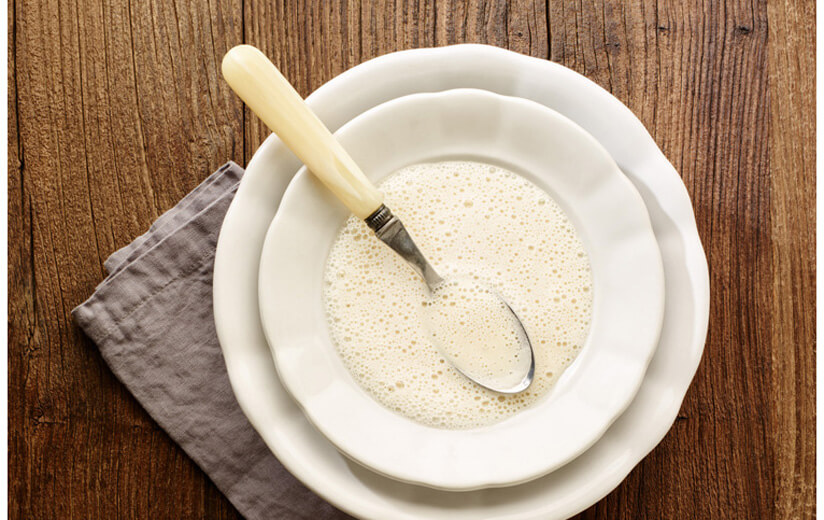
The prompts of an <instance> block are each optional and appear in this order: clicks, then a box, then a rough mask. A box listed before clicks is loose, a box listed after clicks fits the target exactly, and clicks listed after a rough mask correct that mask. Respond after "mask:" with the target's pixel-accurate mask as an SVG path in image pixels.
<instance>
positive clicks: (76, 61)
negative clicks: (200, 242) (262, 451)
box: [9, 0, 243, 518]
mask: <svg viewBox="0 0 824 520" xmlns="http://www.w3.org/2000/svg"><path fill="white" fill-rule="evenodd" d="M240 12H241V6H240V2H239V1H235V2H231V3H226V2H218V1H216V0H215V1H213V2H211V3H203V2H183V1H177V2H174V3H169V2H135V3H132V4H130V3H129V2H126V1H124V2H104V1H100V0H97V1H94V0H82V1H76V2H55V1H46V0H42V1H37V0H18V1H15V2H12V5H11V9H10V17H12V19H11V21H10V25H9V26H10V36H9V37H10V39H11V42H12V43H11V45H10V53H11V54H12V56H11V58H12V59H11V60H10V63H11V64H13V66H14V69H13V70H14V71H15V72H16V74H14V81H15V83H14V86H16V90H13V91H12V92H14V93H15V94H16V96H15V98H14V101H13V102H12V101H10V113H11V114H13V115H14V117H15V119H13V121H14V125H15V132H14V134H13V135H14V136H15V139H17V140H18V141H17V145H16V146H14V147H12V149H13V150H16V151H17V153H16V154H15V155H13V156H10V157H9V161H10V162H9V173H10V176H9V187H10V193H11V194H13V197H12V201H13V203H12V204H10V206H9V221H10V232H11V237H12V244H14V245H15V247H12V248H11V250H10V291H9V294H10V302H9V304H10V315H9V340H10V341H9V366H10V382H9V385H10V392H9V399H10V403H9V410H10V446H11V447H12V449H11V450H10V457H9V465H10V468H9V471H10V482H12V488H11V489H12V493H11V495H10V497H11V498H10V509H11V513H12V516H13V517H16V518H72V517H75V518H121V517H138V518H152V517H178V518H180V517H184V518H188V517H223V518H234V517H237V514H236V513H235V512H234V509H233V508H232V507H231V505H229V504H228V501H227V500H226V499H225V498H223V497H222V496H221V495H220V493H219V492H218V491H217V490H216V489H215V488H214V486H213V485H212V484H211V483H210V481H209V480H208V479H207V478H206V477H205V476H204V475H203V474H202V473H201V472H200V471H199V470H198V469H197V468H196V467H195V466H194V464H192V462H191V461H190V460H189V459H188V457H186V456H185V454H184V453H183V452H182V451H181V450H180V449H179V448H178V447H177V446H176V445H175V444H174V443H172V442H171V441H170V440H169V438H168V436H167V435H166V434H165V433H164V432H163V431H161V430H159V429H158V427H157V425H156V424H155V423H154V421H152V420H151V419H150V418H149V417H148V415H147V414H146V413H145V412H144V411H143V410H142V409H141V408H140V406H139V405H137V403H136V402H135V401H134V399H133V398H132V397H131V396H130V395H129V394H128V392H127V391H126V390H125V389H124V388H123V386H122V385H120V383H118V382H117V381H116V380H115V378H114V377H113V376H112V375H111V373H110V372H109V370H108V369H107V368H106V366H105V364H104V363H103V362H102V360H101V359H100V356H99V355H98V353H97V351H96V348H95V347H94V345H92V344H91V343H90V342H89V341H88V340H87V339H85V337H83V336H82V334H81V333H80V332H79V331H78V330H77V328H76V327H75V326H74V324H73V323H72V321H71V318H70V316H69V312H70V310H71V309H72V308H73V307H74V306H75V305H77V304H79V303H80V302H81V301H82V300H83V299H84V298H85V297H87V296H88V295H90V294H91V292H92V291H93V289H94V287H95V285H96V284H97V283H98V282H99V281H100V280H101V279H102V277H103V275H104V273H103V269H102V262H103V260H104V259H105V257H106V256H107V255H108V254H109V253H111V252H112V251H113V250H115V249H116V248H117V247H120V246H122V245H125V244H127V243H128V242H130V241H131V240H132V239H133V238H134V237H135V236H136V235H138V234H140V233H142V232H143V231H144V230H145V229H146V228H148V226H149V225H150V224H151V222H152V221H153V220H154V219H155V218H156V217H157V216H158V215H159V214H160V213H161V212H162V211H164V210H166V209H168V208H169V207H171V206H172V205H173V204H174V203H175V202H177V200H179V199H180V198H181V197H182V196H183V195H184V194H185V193H186V192H187V191H189V190H190V189H191V188H193V187H194V186H195V185H196V184H197V183H198V182H199V181H200V180H201V179H202V178H203V177H205V176H206V175H207V174H208V173H210V171H211V170H212V169H214V168H215V167H217V166H218V165H219V164H220V163H222V162H224V161H225V160H226V159H227V158H230V157H239V156H241V155H242V149H243V143H242V137H241V136H242V132H241V128H242V121H241V118H240V117H239V114H240V113H241V111H240V103H239V102H238V101H236V100H235V99H234V97H232V96H230V95H229V94H228V93H226V92H222V91H219V90H218V89H217V84H216V81H215V78H216V77H217V72H216V71H217V64H218V61H217V60H218V59H219V56H221V55H222V54H223V53H224V52H225V50H226V49H227V48H228V46H229V45H231V44H233V43H236V42H237V41H239V40H240ZM12 109H13V110H12ZM10 124H11V120H10ZM17 126H19V131H18V130H17V129H16V127H17Z"/></svg>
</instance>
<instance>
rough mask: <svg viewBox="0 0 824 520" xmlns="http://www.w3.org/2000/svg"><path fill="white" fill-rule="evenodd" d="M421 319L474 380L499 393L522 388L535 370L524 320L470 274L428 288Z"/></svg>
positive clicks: (453, 361)
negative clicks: (428, 294)
mask: <svg viewBox="0 0 824 520" xmlns="http://www.w3.org/2000/svg"><path fill="white" fill-rule="evenodd" d="M424 319H425V321H426V323H427V326H428V328H429V331H430V333H431V334H432V341H433V343H434V344H435V345H436V346H437V347H438V348H439V350H440V351H441V353H442V354H443V356H444V357H445V358H446V359H447V360H448V361H449V362H450V363H451V364H452V365H453V366H454V367H455V368H456V369H457V370H458V371H459V372H460V373H462V374H463V375H464V376H466V377H467V378H469V379H470V380H472V381H473V382H475V383H476V384H478V385H480V386H483V387H484V388H488V389H490V390H493V391H495V392H499V393H503V394H515V393H518V392H522V391H523V390H525V389H526V388H528V387H529V385H530V384H531V383H532V379H533V376H534V375H535V356H534V353H533V350H532V344H531V343H530V341H529V336H528V334H527V332H526V329H524V326H523V323H522V322H521V320H520V319H519V318H518V316H517V315H516V314H515V312H514V311H513V310H512V307H510V305H509V304H508V303H507V302H506V300H504V299H503V298H502V297H501V296H500V295H499V294H498V293H497V292H496V291H495V290H494V289H492V288H491V287H489V286H487V285H485V284H481V283H479V282H477V281H475V280H472V279H469V278H450V279H447V280H444V281H443V282H441V283H440V284H438V285H436V286H435V287H433V288H432V291H431V294H430V296H429V298H427V301H426V302H425V303H424Z"/></svg>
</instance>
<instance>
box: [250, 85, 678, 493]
mask: <svg viewBox="0 0 824 520" xmlns="http://www.w3.org/2000/svg"><path fill="white" fill-rule="evenodd" d="M336 137H337V139H338V141H339V142H340V143H341V144H342V145H343V146H344V148H345V149H346V150H347V151H348V152H349V154H350V155H351V156H352V158H353V159H355V162H356V163H357V164H359V165H360V167H361V168H362V169H363V171H364V172H366V173H367V175H368V176H369V177H370V180H372V181H373V182H375V183H377V182H379V181H380V179H381V178H383V177H385V176H386V175H388V174H390V173H392V172H393V171H396V170H398V169H399V168H402V167H405V166H409V165H411V164H416V163H421V162H435V161H439V160H445V159H446V160H448V159H471V160H475V161H480V162H485V163H490V164H496V165H499V166H504V167H506V168H508V169H509V170H511V171H515V172H518V173H520V174H521V175H523V176H524V177H526V178H528V179H529V180H531V181H532V182H533V183H535V184H536V185H537V186H539V187H540V188H542V189H543V190H544V191H546V192H547V193H550V194H551V195H552V197H553V198H554V199H555V201H556V202H558V203H559V204H560V205H561V207H562V208H564V210H565V212H566V213H567V215H568V216H569V218H570V219H571V221H572V222H573V224H574V225H575V227H576V229H577V232H578V234H579V236H580V237H581V239H582V241H583V243H584V246H585V248H586V250H587V253H588V255H589V260H590V265H591V266H592V273H593V285H594V291H593V312H592V321H591V326H590V331H589V336H588V340H587V343H586V344H585V345H584V348H583V349H582V350H581V352H580V353H579V355H578V356H577V358H576V359H575V361H574V363H573V364H572V365H571V366H570V367H569V368H568V369H567V370H566V371H565V372H564V374H563V376H562V377H561V378H560V380H559V381H558V383H557V384H556V386H555V387H554V388H553V389H552V391H551V392H550V394H549V395H547V396H545V398H544V399H541V400H540V401H539V402H537V403H535V404H533V405H532V406H530V407H529V408H528V409H526V410H524V411H522V412H519V413H518V414H517V415H515V416H513V417H510V418H508V419H506V420H504V421H502V422H500V423H497V424H494V425H490V426H487V427H484V428H475V429H470V430H446V429H439V428H432V427H428V426H425V425H422V424H420V423H417V422H415V421H413V420H410V419H407V418H406V417H403V416H401V415H399V414H397V413H395V412H393V411H391V410H390V409H388V408H386V407H384V406H383V405H381V404H380V403H379V402H378V401H376V400H375V399H373V398H372V397H371V396H370V395H368V394H367V393H366V392H364V391H363V389H362V388H361V387H360V386H358V384H357V383H356V382H355V380H354V379H353V378H352V377H351V375H350V374H349V371H348V370H347V369H346V367H345V366H344V364H343V362H342V360H341V359H340V356H339V355H338V353H337V351H336V349H335V346H334V343H333V342H332V339H331V337H330V335H329V332H328V328H327V324H326V315H325V309H324V305H323V301H322V292H323V274H324V267H325V261H326V258H327V256H328V253H329V250H330V248H331V246H332V243H333V242H334V240H335V237H336V236H337V233H338V230H339V229H340V227H341V225H342V224H343V222H344V221H345V220H346V219H347V218H348V216H349V212H348V210H346V209H345V207H344V206H343V205H342V204H340V203H339V202H338V201H337V200H335V198H334V197H333V196H332V195H331V194H330V192H329V191H328V190H327V189H326V188H325V187H324V186H323V185H322V184H321V183H319V182H318V181H317V179H316V178H315V177H314V176H312V175H310V174H309V173H308V171H307V170H306V168H305V167H304V168H302V169H301V171H300V172H299V173H298V174H297V176H296V177H295V178H294V180H293V181H292V182H291V183H290V185H289V187H288V188H287V190H286V193H285V195H284V196H283V200H282V201H281V204H280V209H279V210H278V213H277V215H276V216H275V218H274V220H273V221H272V225H271V227H270V228H269V232H268V235H267V238H266V241H265V242H264V247H263V254H262V257H261V264H260V277H259V280H260V281H259V284H260V285H259V293H258V294H259V302H260V309H261V319H262V322H263V328H264V331H265V333H266V338H267V340H268V343H269V345H270V347H271V348H272V352H273V354H274V356H275V362H276V363H275V365H276V367H277V369H278V373H279V375H280V378H281V381H282V382H283V383H284V384H285V386H286V388H287V389H288V390H289V392H290V393H291V394H292V396H293V397H294V398H295V399H296V400H297V401H298V403H299V404H300V405H301V407H302V408H303V410H304V412H305V413H306V415H307V417H308V418H309V420H310V421H311V422H312V423H313V424H314V425H315V426H316V427H317V428H318V429H319V430H320V431H321V432H322V433H323V434H324V435H325V436H326V437H327V438H328V439H329V440H330V441H332V443H333V444H335V445H336V446H337V447H338V449H340V450H341V451H343V452H344V453H346V454H347V455H348V456H350V457H351V458H352V459H354V460H356V461H358V462H360V463H362V464H364V465H365V466H367V467H369V468H370V469H373V470H375V471H378V472H379V473H381V474H384V475H387V476H389V477H392V478H396V479H399V480H403V481H406V482H411V483H416V484H420V485H426V486H431V487H435V488H439V489H449V490H470V489H480V488H484V487H493V486H495V487H497V486H505V485H511V484H516V483H521V482H525V481H528V480H531V479H533V478H536V477H538V476H540V475H543V474H546V473H548V472H550V471H552V470H554V469H556V468H558V467H560V466H561V465H563V464H565V463H566V462H568V461H570V460H571V459H572V458H574V457H575V456H577V455H579V454H580V453H582V452H583V451H584V450H586V448H587V447H589V446H590V445H591V444H592V443H593V442H595V441H596V440H597V439H598V438H599V437H600V436H601V435H602V434H603V432H604V431H605V430H606V429H607V427H608V426H609V425H610V424H611V423H612V421H613V420H615V418H616V417H618V415H620V413H621V412H622V411H623V410H624V409H625V408H626V406H627V405H628V404H629V403H630V401H631V400H632V398H633V396H634V395H635V392H636V391H637V390H638V387H639V386H640V384H641V381H642V379H643V375H644V371H645V370H646V367H647V364H648V362H649V360H650V358H651V357H652V354H653V353H654V351H655V347H656V345H657V342H658V334H659V332H660V330H661V320H662V318H663V312H664V273H663V266H662V264H661V255H660V253H659V250H658V244H657V242H656V241H655V235H654V233H653V231H652V225H651V223H650V220H649V216H648V214H647V211H646V207H645V206H644V202H643V199H642V198H641V196H640V195H639V194H638V191H637V190H636V189H635V188H634V187H633V185H632V183H631V182H629V180H628V179H627V178H626V176H625V175H624V174H622V173H621V171H620V170H619V169H618V166H617V165H616V164H615V162H614V161H613V160H612V158H611V157H610V155H609V154H608V153H607V152H606V150H604V149H603V147H601V146H600V145H599V144H598V142H597V141H595V139H593V138H592V137H591V136H590V135H589V134H587V133H586V132H585V131H583V130H582V129H581V128H580V127H579V126H578V125H576V124H574V123H573V122H572V121H570V120H569V119H567V118H565V117H563V116H561V115H560V114H558V113H557V112H555V111H553V110H551V109H549V108H547V107H545V106H543V105H541V104H539V103H535V102H533V101H528V100H525V99H521V98H514V97H508V96H501V95H498V94H493V93H491V92H488V91H485V90H474V89H456V90H449V91H446V92H441V93H434V94H414V95H411V96H405V97H402V98H398V99H395V100H392V101H389V102H387V103H384V104H382V105H379V106H377V107H375V108H373V109H371V110H369V111H367V112H365V113H364V114H361V115H360V116H358V117H356V118H355V119H354V120H352V121H350V122H349V123H347V124H346V125H344V127H343V128H341V129H340V130H339V131H338V132H337V133H336ZM394 209H396V210H397V209H399V208H394ZM375 240H377V239H376V238H375ZM535 296H536V297H539V296H540V295H537V294H536V295H535Z"/></svg>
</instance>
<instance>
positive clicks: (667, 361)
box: [214, 45, 709, 520]
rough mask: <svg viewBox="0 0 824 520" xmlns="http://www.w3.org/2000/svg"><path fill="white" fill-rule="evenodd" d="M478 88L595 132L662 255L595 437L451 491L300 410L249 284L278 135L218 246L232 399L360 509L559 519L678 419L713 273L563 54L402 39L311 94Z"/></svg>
mask: <svg viewBox="0 0 824 520" xmlns="http://www.w3.org/2000/svg"><path fill="white" fill-rule="evenodd" d="M461 87H474V88H484V89H487V90H491V91H494V92H498V93H500V94H507V95H515V96H520V97H524V98H528V99H532V100H534V101H537V102H539V103H542V104H544V105H546V106H549V107H550V108H554V109H555V110H557V111H559V112H560V113H562V114H564V115H566V116H567V117H569V118H570V119H572V120H573V121H575V122H576V123H577V124H579V125H581V126H582V127H583V128H584V129H585V130H587V131H588V132H589V133H590V134H592V135H593V136H594V137H595V138H596V139H597V140H598V141H599V142H600V143H601V144H602V145H603V146H604V147H605V148H606V149H607V150H608V151H609V152H610V154H611V155H612V157H613V158H614V159H615V161H616V162H617V163H618V166H619V167H620V168H621V169H622V170H623V172H624V173H625V174H626V175H627V177H628V178H629V179H630V180H631V181H632V182H633V184H634V185H635V186H636V188H637V189H638V191H639V193H641V196H642V197H643V198H644V202H645V203H646V206H647V211H648V212H649V214H650V218H651V220H652V224H653V229H654V231H655V234H656V238H657V239H658V245H659V248H660V250H661V256H662V259H663V262H664V276H665V280H666V297H665V298H666V300H665V301H666V303H665V311H664V325H663V328H662V330H661V338H660V339H659V343H658V349H657V350H656V353H655V355H654V356H653V359H652V361H651V363H650V365H649V367H648V369H647V373H646V375H645V377H644V382H643V383H642V385H641V388H640V389H639V391H638V394H637V395H636V397H635V399H634V400H633V402H632V404H630V406H629V408H627V410H626V411H625V412H624V413H623V414H622V415H621V416H620V417H619V418H618V420H616V421H615V423H613V424H612V426H610V428H609V429H608V430H607V432H606V433H605V434H604V436H603V437H601V439H599V440H598V441H597V442H596V443H595V444H594V445H593V446H592V447H591V448H589V449H588V450H587V451H586V452H585V453H584V454H582V455H581V456H580V457H578V458H577V459H575V460H573V461H572V462H570V463H569V464H566V465H565V466H563V467H562V468H560V469H558V470H556V471H554V472H552V473H550V474H549V475H547V476H544V477H541V478H540V479H537V480H534V481H532V482H529V483H527V484H523V485H520V486H514V487H508V488H501V489H490V490H484V491H479V492H466V493H452V492H442V491H436V490H432V489H428V488H424V487H420V486H413V485H409V484H404V483H400V482H397V481H394V480H391V479H387V478H385V477H382V476H380V475H378V474H376V473H373V472H371V471H369V470H366V469H364V468H362V467H361V466H359V465H357V464H355V463H351V462H349V461H348V459H346V458H345V457H343V456H342V455H340V453H339V452H338V451H337V450H336V449H335V448H334V447H333V446H332V444H331V443H329V442H328V441H327V440H326V439H325V438H324V437H323V436H322V435H321V434H320V433H319V432H318V431H317V430H316V429H315V428H314V427H313V426H312V425H311V424H310V423H309V421H308V420H307V419H306V417H305V416H304V415H303V412H301V410H300V409H299V408H298V406H297V405H296V404H295V402H294V401H293V400H292V398H291V397H290V396H289V395H288V394H287V393H286V391H285V389H284V388H283V386H282V385H281V384H280V381H279V380H278V378H277V375H276V373H275V367H274V363H273V361H272V357H271V354H270V352H269V347H268V345H267V344H266V340H265V338H264V336H263V330H262V328H261V324H260V318H259V314H258V312H259V309H258V300H257V285H258V267H259V262H260V253H261V250H262V248H263V240H264V236H265V234H266V230H267V229H268V226H269V222H270V221H271V219H272V218H273V217H274V215H275V212H276V210H277V206H278V204H279V202H280V197H281V196H282V195H283V191H284V189H285V187H286V184H287V183H288V182H289V180H290V175H291V174H292V172H296V171H297V170H298V168H299V167H300V163H299V162H298V161H297V159H296V158H295V157H294V156H293V155H292V154H291V153H290V152H289V151H287V150H286V149H285V147H284V146H282V145H281V144H280V142H279V141H278V140H277V138H275V137H269V139H267V140H266V142H265V143H264V144H263V145H261V147H260V148H259V149H258V151H257V153H256V154H255V156H254V157H253V158H252V161H251V162H250V163H249V165H248V167H247V169H246V174H245V176H244V179H243V182H242V183H241V186H240V188H239V190H238V193H237V195H236V196H235V199H234V201H233V203H232V206H231V208H230V209H229V212H228V214H227V216H226V220H225V222H224V225H223V228H222V232H221V236H220V240H219V242H218V248H217V255H216V258H215V279H214V307H215V323H216V327H217V332H218V337H219V339H220V342H221V346H222V348H223V352H224V357H225V359H226V365H227V368H228V371H229V377H230V379H231V382H232V387H233V389H234V392H235V395H236V396H237V398H238V402H239V403H240V406H241V407H242V408H243V410H244V412H245V413H246V415H247V416H248V417H249V420H250V422H251V423H252V425H253V426H254V427H255V428H256V429H257V431H258V432H259V433H260V435H261V437H262V438H263V440H264V441H265V442H266V443H267V445H268V446H269V447H270V448H271V449H272V451H273V452H274V453H275V455H277V457H278V458H279V459H280V461H281V462H282V463H283V464H284V465H285V466H286V467H287V468H288V469H289V470H290V471H291V472H292V473H293V474H294V475H295V476H297V477H298V478H299V479H300V480H301V481H303V482H304V483H305V484H306V485H307V486H309V487H310V488H311V489H313V490H314V491H315V492H317V493H318V494H319V495H321V496H322V497H323V498H325V499H326V500H328V501H330V502H331V503H333V504H334V505H336V506H337V507H339V508H341V509H343V510H345V511H347V512H349V513H351V514H353V515H356V516H359V517H363V518H376V519H378V518H380V519H391V518H408V519H412V518H429V519H437V518H448V519H477V518H488V519H496V518H500V519H503V518H506V519H507V520H514V519H542V520H546V519H551V518H565V517H568V516H571V515H573V514H575V513H577V512H579V511H582V510H583V509H586V508H587V507H589V506H591V505H592V504H594V503H595V502H597V501H598V500H600V499H601V498H602V497H603V496H605V495H606V494H607V493H609V492H610V491H611V490H612V489H614V488H615V487H616V486H617V485H618V484H619V483H620V482H621V481H622V480H623V479H624V478H625V477H626V475H627V474H628V473H629V472H630V470H632V468H633V467H635V465H636V464H638V462H639V461H640V460H641V459H642V458H643V457H644V456H645V455H646V454H647V453H649V451H650V450H652V448H654V447H655V445H657V444H658V442H660V440H661V439H662V438H663V436H664V435H665V434H666V432H667V430H669V428H670V426H671V425H672V422H673V421H674V420H675V417H676V414H677V413H678V409H679V407H680V405H681V401H682V399H683V398H684V394H685V393H686V391H687V388H688V386H689V383H690V381H691V380H692V377H693V375H694V373H695V369H696V368H697V366H698V363H699V361H700V359H701V354H702V352H703V349H704V339H705V337H706V332H707V321H708V317H709V277H708V273H707V263H706V259H705V256H704V251H703V248H702V247H701V242H700V240H699V237H698V232H697V229H696V226H695V218H694V216H693V213H692V207H691V204H690V200H689V196H688V194H687V191H686V189H685V187H684V184H683V183H682V181H681V179H680V177H679V176H678V173H677V172H676V171H675V170H674V169H673V167H672V165H670V164H669V162H668V161H667V159H666V158H665V157H664V155H663V154H662V153H661V151H660V150H659V149H658V148H657V146H656V145H655V142H654V141H653V140H652V138H651V137H650V135H649V134H648V133H647V131H646V129H645V128H644V127H643V125H642V124H641V122H640V121H638V119H637V118H636V117H635V116H634V115H633V114H632V112H630V111H629V109H627V108H626V107H625V106H624V105H623V104H621V103H620V102H619V101H618V100H617V99H615V98H614V97H612V96H611V95H610V94H609V93H608V92H606V91H605V90H603V89H601V88H600V87H599V86H597V85H596V84H595V83H593V82H591V81H589V80H588V79H586V78H585V77H583V76H581V75H579V74H577V73H575V72H574V71H571V70H569V69H566V68H565V67H562V66H560V65H558V64H555V63H552V62H548V61H544V60H539V59H536V58H529V57H526V56H522V55H519V54H516V53H512V52H509V51H505V50H502V49H497V48H494V47H488V46H481V45H460V46H453V47H446V48H440V49H421V50H413V51H404V52H399V53H394V54H390V55H386V56H383V57H381V58H376V59H374V60H371V61H369V62H366V63H363V64H361V65H359V66H357V67H354V68H352V69H350V70H349V71H347V72H345V73H344V74H341V75H340V76H338V77H336V78H334V79H333V80H331V81H330V82H329V83H327V84H325V85H323V86H322V87H320V88H319V89H318V90H317V91H316V92H315V93H313V94H312V95H311V96H309V98H307V101H308V103H309V104H310V105H311V106H312V108H313V110H314V111H315V112H316V113H317V114H318V115H319V116H320V117H321V119H322V120H323V121H324V122H325V123H326V125H327V126H329V127H330V128H332V129H333V130H335V129H337V128H339V127H340V126H341V125H342V124H343V123H345V122H346V121H348V120H350V119H352V118H353V117H355V116H357V115H358V114H360V113H362V112H364V111H365V110H367V109H369V108H371V107H373V106H376V105H378V104H380V103H383V102H385V101H388V100H390V99H394V98H396V97H399V96H403V95H408V94H412V93H416V92H432V91H440V90H446V89H451V88H461Z"/></svg>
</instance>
